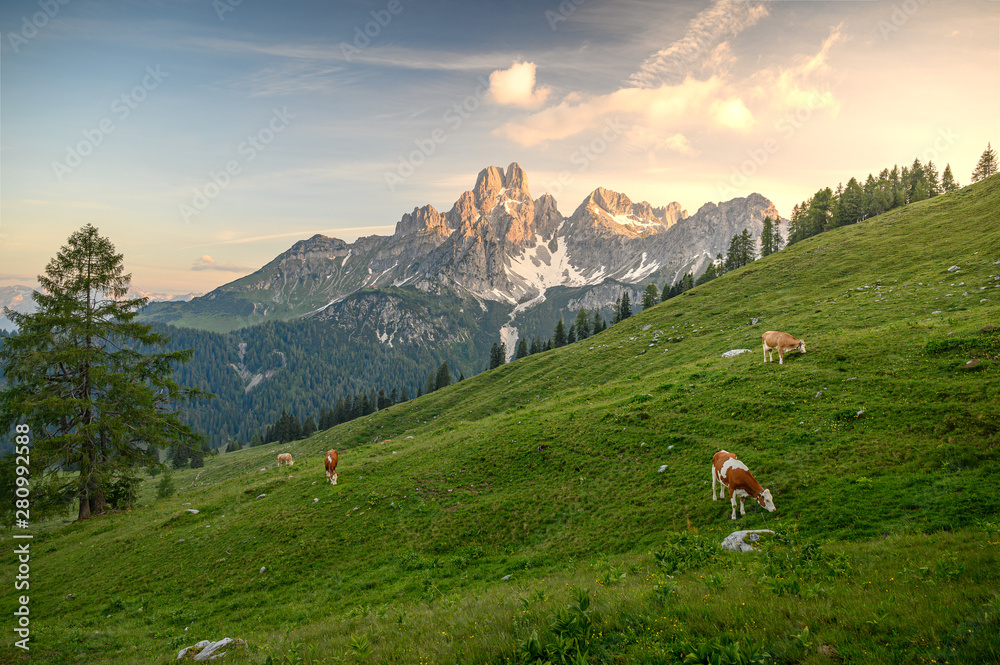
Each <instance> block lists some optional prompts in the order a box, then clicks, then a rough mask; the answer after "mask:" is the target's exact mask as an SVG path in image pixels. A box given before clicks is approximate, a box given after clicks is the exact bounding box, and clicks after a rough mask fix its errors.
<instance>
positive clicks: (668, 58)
mask: <svg viewBox="0 0 1000 665" xmlns="http://www.w3.org/2000/svg"><path fill="white" fill-rule="evenodd" d="M764 16H767V8H766V7H764V6H763V5H762V4H761V3H757V2H745V1H741V0H716V1H715V3H713V4H712V6H711V7H709V8H708V9H706V10H704V11H702V12H701V13H699V14H698V16H696V17H695V18H694V20H692V21H691V23H690V24H689V25H688V29H687V31H686V32H685V34H684V36H683V37H681V38H680V39H679V40H677V41H676V42H674V43H673V44H671V45H670V46H668V47H667V48H665V49H661V50H659V51H657V52H656V53H654V54H653V55H651V56H649V57H648V58H646V60H645V61H644V62H643V63H642V65H640V66H639V71H637V72H636V73H634V74H632V76H630V77H629V80H628V83H629V84H630V85H632V86H634V87H637V88H655V87H659V86H660V85H663V84H664V83H666V84H674V83H680V82H681V81H683V80H684V79H685V78H687V77H688V76H689V75H690V72H691V71H692V70H693V69H694V68H695V67H696V65H697V63H698V62H699V61H700V60H705V59H709V58H710V57H712V56H713V54H716V48H717V47H718V46H719V45H720V44H721V43H723V42H724V41H725V40H726V39H727V38H728V37H733V36H735V35H738V34H740V33H741V32H743V31H744V30H745V29H746V28H748V27H750V26H752V25H753V24H754V23H756V22H757V21H759V20H760V19H761V18H763V17H764Z"/></svg>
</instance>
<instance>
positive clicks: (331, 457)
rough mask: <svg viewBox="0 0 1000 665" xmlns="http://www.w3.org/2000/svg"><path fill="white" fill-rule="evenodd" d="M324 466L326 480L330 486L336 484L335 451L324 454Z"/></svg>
mask: <svg viewBox="0 0 1000 665" xmlns="http://www.w3.org/2000/svg"><path fill="white" fill-rule="evenodd" d="M324 463H325V465H326V479H327V480H329V481H330V484H331V485H336V484H337V477H338V476H337V451H336V450H330V451H328V452H327V453H326V459H325V460H324Z"/></svg>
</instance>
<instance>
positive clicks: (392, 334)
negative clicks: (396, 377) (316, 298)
mask: <svg viewBox="0 0 1000 665" xmlns="http://www.w3.org/2000/svg"><path fill="white" fill-rule="evenodd" d="M317 316H318V317H319V318H320V319H321V320H324V321H327V322H329V324H330V325H331V326H333V327H335V328H340V329H341V330H344V331H346V332H348V333H350V334H352V335H355V334H357V335H374V336H375V337H377V338H378V339H379V340H381V341H382V343H384V344H386V345H388V346H390V347H393V346H405V345H428V344H430V345H434V344H445V343H449V342H459V341H463V340H465V339H466V338H467V337H468V335H469V333H468V331H465V330H463V329H461V327H460V326H457V325H456V324H455V322H454V321H452V320H450V319H449V318H448V317H447V316H445V315H444V314H440V313H439V314H435V313H434V312H431V311H430V310H429V309H427V308H426V307H415V306H413V305H412V304H410V303H407V302H405V301H404V300H403V299H402V298H400V297H399V296H396V295H394V294H391V293H384V292H378V291H365V292H363V293H359V294H356V295H354V296H351V297H350V298H346V299H345V300H343V301H342V302H339V303H336V304H335V305H333V306H331V307H329V308H327V309H326V310H324V311H323V312H321V313H319V314H318V315H317Z"/></svg>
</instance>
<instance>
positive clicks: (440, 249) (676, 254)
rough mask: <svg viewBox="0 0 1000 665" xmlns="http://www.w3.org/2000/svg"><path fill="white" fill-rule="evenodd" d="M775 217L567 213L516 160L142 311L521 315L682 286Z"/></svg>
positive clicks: (728, 205) (616, 201)
mask: <svg viewBox="0 0 1000 665" xmlns="http://www.w3.org/2000/svg"><path fill="white" fill-rule="evenodd" d="M766 216H770V217H771V218H772V219H780V215H779V213H778V211H777V209H776V208H775V207H774V205H773V204H772V203H771V202H770V201H769V200H767V199H766V198H765V197H763V196H762V195H760V194H753V195H751V196H749V197H745V198H742V199H733V200H732V201H728V202H723V203H720V204H718V205H717V204H714V203H706V204H705V205H703V206H702V207H701V208H699V210H698V212H696V213H695V214H694V215H689V214H688V213H687V211H686V210H684V209H683V208H682V207H681V205H680V204H679V203H677V202H671V203H669V204H667V205H665V206H659V207H653V206H652V205H651V204H650V203H648V202H646V201H642V202H638V203H637V202H634V201H632V200H631V199H630V198H629V197H628V196H627V195H626V194H623V193H619V192H614V191H612V190H608V189H605V188H603V187H597V188H595V189H594V190H593V191H592V192H591V193H590V194H589V195H588V196H587V197H586V198H585V199H584V201H583V202H581V203H580V205H579V206H577V208H576V209H575V210H574V212H573V213H572V214H571V215H569V216H566V215H564V214H563V213H561V212H560V211H559V208H558V204H557V202H556V200H555V198H554V197H552V196H551V195H549V194H543V195H541V196H540V197H538V198H537V199H535V198H532V196H531V192H530V183H529V178H528V175H527V173H526V172H525V171H524V169H522V168H521V166H520V165H519V164H518V163H517V162H512V163H511V164H509V165H508V166H507V168H506V169H503V168H501V167H498V166H488V167H486V168H484V169H482V170H481V171H480V172H479V174H478V175H477V177H476V181H475V184H474V186H473V187H472V188H471V189H469V190H466V191H465V192H462V193H461V194H460V195H459V196H458V198H457V199H456V200H455V203H454V204H453V205H452V207H451V208H450V209H449V210H448V211H447V212H440V211H438V210H437V209H436V208H435V207H434V206H432V205H430V204H427V205H424V206H422V207H414V208H413V210H412V211H411V212H408V213H404V214H403V215H402V216H401V217H400V219H399V221H398V222H397V223H396V227H395V230H394V232H393V234H392V235H390V236H375V235H373V236H365V237H362V238H359V239H358V240H356V241H355V242H353V243H347V242H346V241H343V240H340V239H337V238H331V237H327V236H323V235H320V234H317V235H314V236H312V237H311V238H309V239H305V240H300V241H298V242H296V243H295V244H293V245H292V247H291V248H289V249H288V250H286V251H285V252H282V253H281V254H279V255H278V256H276V257H275V258H274V259H272V260H271V261H270V262H268V263H267V264H265V265H264V266H263V267H261V268H260V269H259V270H257V271H255V272H253V273H251V274H250V275H246V276H244V277H241V278H240V279H237V280H234V281H233V282H230V283H228V284H224V285H222V286H220V287H218V288H216V289H214V290H213V291H211V292H209V293H208V294H206V295H205V296H204V297H202V298H200V299H195V300H194V301H192V302H191V303H186V304H184V305H166V306H164V305H157V306H154V307H152V308H150V310H148V312H147V313H146V314H145V316H146V317H147V318H150V319H152V320H157V321H160V322H164V323H171V324H175V325H192V326H193V327H205V328H208V329H215V330H219V331H225V330H233V329H236V328H240V327H244V326H245V325H252V324H253V323H255V322H258V321H263V320H268V319H272V318H278V319H281V320H287V319H291V318H297V317H300V316H309V315H315V314H317V313H319V312H325V311H327V310H328V308H330V307H331V306H334V305H336V304H337V303H339V302H342V301H343V300H344V299H345V298H346V297H348V296H349V295H351V294H352V293H357V292H359V291H360V290H361V289H366V288H372V289H379V288H385V287H389V286H393V287H404V288H413V289H416V290H419V291H422V292H424V293H438V294H440V293H443V292H444V291H449V292H455V293H456V294H457V295H458V296H459V297H460V298H465V297H471V298H473V299H475V300H478V301H496V302H499V303H503V304H504V305H505V306H508V307H510V308H511V310H512V314H513V315H514V316H515V317H516V315H517V312H516V311H514V310H518V309H520V310H521V311H523V310H524V309H525V308H526V307H528V306H531V304H532V303H535V302H541V301H543V300H544V299H545V293H546V291H547V290H548V289H550V288H553V287H555V286H566V287H578V286H597V285H599V284H601V283H604V282H606V281H608V280H617V281H619V282H622V283H625V284H633V285H634V284H638V283H639V282H641V281H643V280H649V279H652V280H659V281H663V280H668V281H670V282H671V283H672V282H674V281H677V280H678V279H680V277H682V276H683V274H685V273H686V272H687V271H689V270H692V269H693V270H695V271H696V272H698V271H701V270H703V269H704V267H705V266H706V265H707V263H708V262H709V261H710V260H711V259H713V258H714V257H715V256H716V255H717V254H719V253H722V252H725V251H726V248H727V247H728V244H729V240H730V238H731V237H732V235H735V234H738V233H740V232H742V230H743V229H744V228H747V229H749V230H750V232H751V234H753V235H759V232H760V229H761V227H762V221H763V219H764V217H766ZM605 304H606V305H610V303H605ZM213 326H214V327H213Z"/></svg>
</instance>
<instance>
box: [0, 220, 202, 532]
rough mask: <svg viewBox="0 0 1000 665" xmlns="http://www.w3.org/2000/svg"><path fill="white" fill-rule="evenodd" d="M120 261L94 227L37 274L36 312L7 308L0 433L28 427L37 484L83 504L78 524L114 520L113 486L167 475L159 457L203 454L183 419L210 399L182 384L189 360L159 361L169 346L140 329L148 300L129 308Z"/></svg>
mask: <svg viewBox="0 0 1000 665" xmlns="http://www.w3.org/2000/svg"><path fill="white" fill-rule="evenodd" d="M122 259H123V257H122V255H121V254H117V253H115V248H114V245H113V244H112V243H111V241H110V240H109V239H108V238H104V237H102V236H101V235H100V233H99V231H98V230H97V228H95V227H94V226H92V225H90V224H87V225H86V226H84V227H83V228H82V229H80V230H79V231H77V232H75V233H73V234H72V235H71V236H70V237H69V240H68V241H67V244H66V245H64V246H63V247H62V248H60V250H59V252H58V253H57V254H56V256H55V258H53V259H52V260H51V261H50V262H49V264H48V265H47V266H46V268H45V274H44V275H39V277H38V281H39V284H40V285H41V287H42V289H41V290H40V291H36V292H35V293H34V294H33V298H34V300H35V304H36V308H37V309H36V312H35V313H33V314H21V313H18V312H14V311H11V310H9V309H7V308H4V313H5V315H6V316H7V318H8V319H10V320H11V322H13V323H14V325H15V326H17V329H18V334H17V335H14V336H11V337H8V338H6V339H5V340H4V344H3V345H2V347H0V371H2V373H3V375H4V376H5V378H6V385H5V386H4V387H3V388H2V389H0V431H4V432H6V431H8V430H9V429H10V428H11V427H13V426H15V425H18V424H23V425H27V426H28V427H30V432H31V436H32V439H33V441H34V443H35V447H34V454H33V455H32V456H31V458H32V463H33V466H34V468H35V469H36V472H37V475H36V477H37V478H40V479H41V483H42V484H44V485H48V487H50V488H52V489H53V491H54V492H56V493H58V494H59V495H60V496H64V497H69V498H70V499H76V500H78V501H79V512H78V519H80V520H84V519H87V518H89V517H90V516H91V515H93V514H99V513H102V512H104V509H105V492H106V491H107V490H108V488H109V486H110V484H111V483H112V482H113V480H114V479H115V477H121V476H123V475H129V474H131V473H133V472H134V471H133V470H134V469H135V468H136V467H139V466H146V467H154V466H159V464H160V462H159V452H158V451H159V450H160V449H162V448H166V447H169V446H172V445H173V446H175V450H176V451H180V450H182V449H189V450H200V449H201V437H200V436H199V435H197V434H195V433H194V432H193V431H192V430H191V429H190V428H189V427H187V426H186V425H184V424H183V423H182V422H181V420H180V414H179V413H178V411H177V409H178V407H179V406H180V405H181V404H182V403H184V402H185V401H187V400H189V399H192V398H202V397H206V396H207V395H206V394H205V393H202V392H201V391H199V390H197V389H186V388H182V387H180V386H179V385H178V384H177V383H176V382H175V381H174V380H173V364H177V363H183V362H186V361H187V360H188V359H190V357H191V351H190V350H187V351H175V352H170V353H159V352H155V351H154V349H156V348H158V347H162V346H164V345H165V344H167V343H168V342H169V338H167V337H164V336H162V335H158V334H155V333H153V332H152V331H151V328H150V326H147V325H143V324H140V323H137V322H135V320H134V319H135V316H136V314H137V313H138V311H139V310H141V309H142V308H143V307H145V305H146V303H147V302H148V300H147V299H146V298H126V295H127V293H128V290H129V284H130V282H131V275H129V274H125V271H124V265H123V261H122ZM176 454H177V453H176V452H175V455H176Z"/></svg>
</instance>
